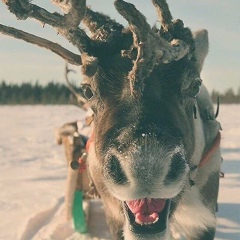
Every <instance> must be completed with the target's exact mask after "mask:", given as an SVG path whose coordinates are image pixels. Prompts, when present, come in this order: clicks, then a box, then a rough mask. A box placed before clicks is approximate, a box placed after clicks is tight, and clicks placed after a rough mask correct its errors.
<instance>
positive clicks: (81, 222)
mask: <svg viewBox="0 0 240 240" xmlns="http://www.w3.org/2000/svg"><path fill="white" fill-rule="evenodd" d="M72 218H73V225H74V229H75V231H76V232H79V233H87V224H86V221H85V216H84V211H83V193H82V191H75V193H74V200H73V208H72Z"/></svg>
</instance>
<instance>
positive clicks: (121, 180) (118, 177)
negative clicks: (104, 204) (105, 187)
mask: <svg viewBox="0 0 240 240" xmlns="http://www.w3.org/2000/svg"><path fill="white" fill-rule="evenodd" d="M106 170H107V175H108V177H110V178H111V180H112V181H113V182H114V183H115V184H119V185H123V184H125V183H127V182H128V179H127V177H126V175H125V173H124V171H123V169H122V166H121V164H120V162H119V159H118V158H117V157H116V156H114V155H113V156H111V157H110V158H109V159H108V161H107V166H106Z"/></svg>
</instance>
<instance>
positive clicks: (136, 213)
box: [124, 198, 171, 234]
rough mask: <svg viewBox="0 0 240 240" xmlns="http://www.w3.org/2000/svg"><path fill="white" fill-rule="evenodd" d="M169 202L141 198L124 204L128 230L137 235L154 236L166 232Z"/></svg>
mask: <svg viewBox="0 0 240 240" xmlns="http://www.w3.org/2000/svg"><path fill="white" fill-rule="evenodd" d="M170 204H171V200H169V199H161V198H159V199H155V198H143V199H137V200H131V201H126V202H124V212H125V215H126V217H127V219H128V221H129V224H130V226H129V227H130V230H131V231H132V232H134V233H137V234H155V233H161V232H164V231H165V230H166V227H167V222H168V216H169V208H170Z"/></svg>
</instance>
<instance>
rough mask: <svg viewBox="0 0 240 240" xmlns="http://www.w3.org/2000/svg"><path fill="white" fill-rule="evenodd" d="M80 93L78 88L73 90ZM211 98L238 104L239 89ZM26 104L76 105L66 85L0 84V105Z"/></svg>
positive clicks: (216, 92) (230, 89)
mask: <svg viewBox="0 0 240 240" xmlns="http://www.w3.org/2000/svg"><path fill="white" fill-rule="evenodd" d="M75 89H76V91H78V92H80V91H81V90H80V88H75ZM211 97H212V100H213V102H214V103H216V102H217V99H218V97H219V98H220V103H227V104H231V103H240V87H239V88H238V91H237V93H235V91H234V90H233V89H232V88H229V89H227V90H226V91H225V92H224V93H220V92H218V91H215V90H213V91H212V93H211ZM26 104H45V105H47V104H57V105H62V104H77V102H76V99H75V97H74V96H73V95H72V94H71V92H70V91H69V89H68V88H67V86H66V85H64V84H60V83H55V82H49V83H48V84H47V85H40V84H39V83H38V82H35V83H34V84H32V83H21V84H12V83H11V84H9V83H6V82H5V81H1V82H0V105H26Z"/></svg>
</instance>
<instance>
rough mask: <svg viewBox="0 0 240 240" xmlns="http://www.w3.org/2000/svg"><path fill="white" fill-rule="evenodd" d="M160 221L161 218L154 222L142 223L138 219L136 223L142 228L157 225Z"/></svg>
mask: <svg viewBox="0 0 240 240" xmlns="http://www.w3.org/2000/svg"><path fill="white" fill-rule="evenodd" d="M158 220H159V218H156V219H155V220H154V221H153V222H141V221H140V220H139V219H136V220H135V222H136V223H137V224H139V225H141V226H149V225H153V224H155V223H157V221H158Z"/></svg>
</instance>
